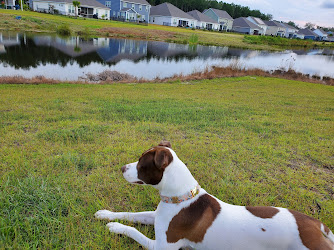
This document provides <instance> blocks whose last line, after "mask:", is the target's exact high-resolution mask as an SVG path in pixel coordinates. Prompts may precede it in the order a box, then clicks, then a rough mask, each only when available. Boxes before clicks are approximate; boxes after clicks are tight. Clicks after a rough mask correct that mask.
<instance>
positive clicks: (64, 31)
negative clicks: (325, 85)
mask: <svg viewBox="0 0 334 250" xmlns="http://www.w3.org/2000/svg"><path fill="white" fill-rule="evenodd" d="M71 33H72V32H71V29H70V27H69V25H68V24H62V25H60V26H58V28H57V34H59V35H62V36H69V35H71Z"/></svg>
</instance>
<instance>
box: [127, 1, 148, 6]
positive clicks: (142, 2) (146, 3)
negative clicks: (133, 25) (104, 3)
mask: <svg viewBox="0 0 334 250" xmlns="http://www.w3.org/2000/svg"><path fill="white" fill-rule="evenodd" d="M126 2H128V3H139V4H145V5H150V4H149V3H148V2H147V1H146V0H127V1H126Z"/></svg>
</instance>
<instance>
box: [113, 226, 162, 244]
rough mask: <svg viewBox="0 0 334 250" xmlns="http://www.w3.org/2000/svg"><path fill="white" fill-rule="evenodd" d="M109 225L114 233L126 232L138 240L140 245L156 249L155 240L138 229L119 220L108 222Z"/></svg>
mask: <svg viewBox="0 0 334 250" xmlns="http://www.w3.org/2000/svg"><path fill="white" fill-rule="evenodd" d="M107 227H108V228H109V231H110V232H112V233H117V234H124V235H126V236H128V237H130V238H132V239H134V240H135V241H137V242H138V243H139V244H140V245H142V246H143V247H145V248H147V249H150V250H151V249H152V250H153V249H156V247H155V242H156V241H155V240H151V239H149V238H147V237H146V236H145V235H143V234H142V233H141V232H139V231H138V230H137V229H135V228H133V227H129V226H126V225H123V224H120V223H117V222H110V223H108V224H107Z"/></svg>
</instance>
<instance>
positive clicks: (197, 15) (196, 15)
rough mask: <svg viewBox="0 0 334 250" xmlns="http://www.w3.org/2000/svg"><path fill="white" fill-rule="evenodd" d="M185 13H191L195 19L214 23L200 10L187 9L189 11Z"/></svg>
mask: <svg viewBox="0 0 334 250" xmlns="http://www.w3.org/2000/svg"><path fill="white" fill-rule="evenodd" d="M187 14H189V15H191V16H192V17H193V18H195V19H196V20H198V21H201V22H207V23H216V21H215V20H213V19H211V18H210V17H208V16H207V15H204V14H203V13H202V12H200V11H198V10H192V11H189V12H187Z"/></svg>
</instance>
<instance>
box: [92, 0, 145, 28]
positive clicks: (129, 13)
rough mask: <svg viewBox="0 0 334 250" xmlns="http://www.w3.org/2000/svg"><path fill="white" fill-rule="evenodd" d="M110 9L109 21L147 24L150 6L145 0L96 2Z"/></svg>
mask: <svg viewBox="0 0 334 250" xmlns="http://www.w3.org/2000/svg"><path fill="white" fill-rule="evenodd" d="M98 1H99V2H100V3H102V4H103V5H105V6H106V7H109V8H110V19H114V20H128V21H140V22H146V23H148V21H149V18H150V10H151V5H150V4H149V3H148V2H147V1H146V0H98Z"/></svg>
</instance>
